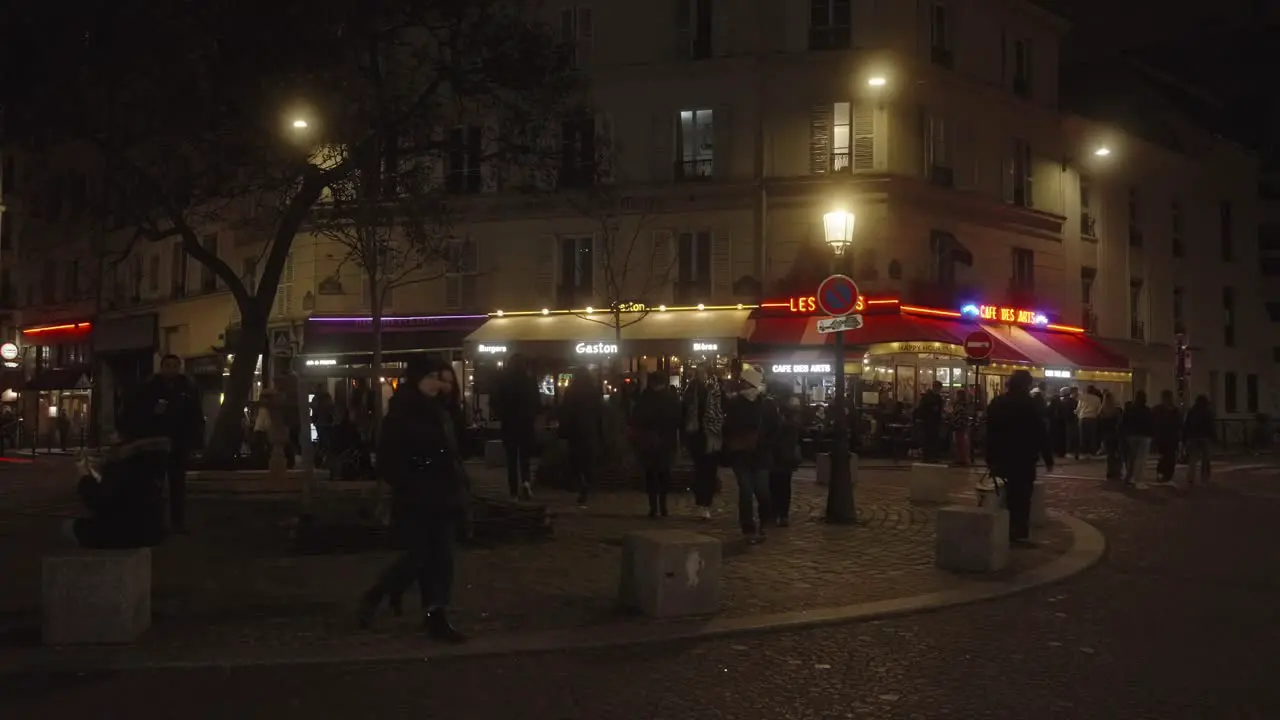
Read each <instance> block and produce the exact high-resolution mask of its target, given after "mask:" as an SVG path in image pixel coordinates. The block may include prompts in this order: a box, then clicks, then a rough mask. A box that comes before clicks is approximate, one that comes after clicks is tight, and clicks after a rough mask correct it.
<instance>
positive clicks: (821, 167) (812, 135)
mask: <svg viewBox="0 0 1280 720" xmlns="http://www.w3.org/2000/svg"><path fill="white" fill-rule="evenodd" d="M831 110H832V106H831V105H826V104H824V105H815V106H813V109H812V110H811V111H810V113H809V172H810V173H812V174H814V175H825V174H827V173H828V172H830V169H831V119H832V118H831V114H832V113H831Z"/></svg>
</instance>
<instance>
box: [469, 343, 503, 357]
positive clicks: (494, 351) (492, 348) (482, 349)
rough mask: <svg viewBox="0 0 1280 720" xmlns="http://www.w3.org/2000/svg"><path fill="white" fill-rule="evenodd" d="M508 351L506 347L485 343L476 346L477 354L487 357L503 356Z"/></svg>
mask: <svg viewBox="0 0 1280 720" xmlns="http://www.w3.org/2000/svg"><path fill="white" fill-rule="evenodd" d="M506 351H507V346H506V345H485V344H484V343H481V344H479V345H477V346H476V352H478V353H484V354H485V355H501V354H502V353H504V352H506Z"/></svg>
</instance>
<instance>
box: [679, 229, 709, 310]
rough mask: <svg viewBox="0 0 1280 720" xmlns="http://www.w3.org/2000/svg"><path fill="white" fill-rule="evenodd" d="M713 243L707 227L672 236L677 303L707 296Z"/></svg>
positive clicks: (703, 300) (702, 299) (687, 302)
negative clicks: (674, 247) (674, 243)
mask: <svg viewBox="0 0 1280 720" xmlns="http://www.w3.org/2000/svg"><path fill="white" fill-rule="evenodd" d="M713 244H714V241H713V238H712V233H711V231H709V230H700V231H697V232H682V233H680V234H679V235H678V236H677V237H676V263H675V264H676V289H675V301H676V302H677V303H681V304H697V303H700V302H707V301H709V300H710V299H711V296H712V294H713V292H714V290H713V288H712V285H711V277H712V246H713Z"/></svg>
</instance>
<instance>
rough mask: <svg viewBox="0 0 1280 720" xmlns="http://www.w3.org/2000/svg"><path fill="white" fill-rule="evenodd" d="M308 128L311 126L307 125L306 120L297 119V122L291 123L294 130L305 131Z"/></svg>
mask: <svg viewBox="0 0 1280 720" xmlns="http://www.w3.org/2000/svg"><path fill="white" fill-rule="evenodd" d="M310 126H311V125H310V123H308V122H307V121H306V120H303V119H302V118H298V119H297V120H294V121H293V129H294V130H306V129H307V128H308V127H310Z"/></svg>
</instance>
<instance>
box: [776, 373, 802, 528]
mask: <svg viewBox="0 0 1280 720" xmlns="http://www.w3.org/2000/svg"><path fill="white" fill-rule="evenodd" d="M769 394H770V395H771V396H772V397H773V400H774V403H775V404H776V406H777V408H778V431H777V434H776V435H774V447H773V453H772V455H773V457H772V465H771V467H770V468H769V500H770V502H771V503H772V505H773V514H774V517H775V519H776V520H777V522H778V527H786V526H787V525H790V524H791V517H790V516H791V477H792V475H793V474H795V471H796V468H798V467H800V399H799V398H797V397H796V396H795V393H793V392H792V390H791V386H790V385H787V384H786V383H775V384H774V386H773V387H772V388H771V390H770V393H769Z"/></svg>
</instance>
